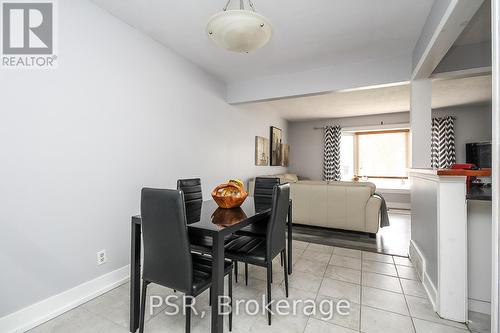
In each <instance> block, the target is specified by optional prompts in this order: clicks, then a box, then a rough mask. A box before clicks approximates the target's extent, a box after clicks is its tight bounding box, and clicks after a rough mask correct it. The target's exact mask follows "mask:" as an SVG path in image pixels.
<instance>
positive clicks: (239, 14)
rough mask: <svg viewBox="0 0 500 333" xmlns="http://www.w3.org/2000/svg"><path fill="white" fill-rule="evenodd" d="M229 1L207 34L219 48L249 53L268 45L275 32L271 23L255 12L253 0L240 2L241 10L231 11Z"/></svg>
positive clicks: (209, 22)
mask: <svg viewBox="0 0 500 333" xmlns="http://www.w3.org/2000/svg"><path fill="white" fill-rule="evenodd" d="M231 2H232V0H228V2H227V4H226V6H225V7H224V9H223V10H222V12H219V13H217V14H215V15H214V16H212V17H211V18H210V20H209V21H208V24H207V34H208V37H209V38H210V39H212V40H213V41H214V43H215V44H217V46H219V47H221V48H224V49H226V50H229V51H233V52H240V53H248V52H251V51H254V50H256V49H259V48H261V47H263V46H264V45H266V44H267V43H268V42H269V40H270V39H271V36H272V33H273V30H272V27H271V24H270V23H269V21H268V20H267V19H266V18H265V17H264V16H262V15H260V14H258V13H256V12H255V7H254V4H253V1H252V0H247V3H248V7H247V8H245V1H244V0H240V7H239V9H230V8H229V7H230V5H231Z"/></svg>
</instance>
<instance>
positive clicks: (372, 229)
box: [365, 195, 382, 234]
mask: <svg viewBox="0 0 500 333" xmlns="http://www.w3.org/2000/svg"><path fill="white" fill-rule="evenodd" d="M381 204H382V199H381V198H379V197H376V196H373V195H372V196H371V197H370V199H368V202H367V203H366V209H365V214H366V215H365V224H366V226H365V229H366V230H365V231H366V232H369V233H374V234H376V233H377V232H378V229H379V226H380V220H379V216H380V205H381Z"/></svg>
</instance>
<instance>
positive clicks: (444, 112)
mask: <svg viewBox="0 0 500 333" xmlns="http://www.w3.org/2000/svg"><path fill="white" fill-rule="evenodd" d="M432 116H433V117H443V116H453V117H455V148H456V154H457V163H465V161H466V159H465V144H466V143H471V142H481V141H491V105H490V104H487V105H465V106H455V107H449V108H442V109H434V110H433V111H432Z"/></svg>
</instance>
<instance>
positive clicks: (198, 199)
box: [177, 178, 203, 223]
mask: <svg viewBox="0 0 500 333" xmlns="http://www.w3.org/2000/svg"><path fill="white" fill-rule="evenodd" d="M177 189H178V190H181V191H182V192H183V193H184V202H185V205H186V220H187V223H193V222H198V221H199V220H200V215H201V206H202V202H203V194H202V191H201V179H200V178H191V179H179V180H177Z"/></svg>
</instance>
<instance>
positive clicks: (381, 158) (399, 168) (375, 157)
mask: <svg viewBox="0 0 500 333" xmlns="http://www.w3.org/2000/svg"><path fill="white" fill-rule="evenodd" d="M408 136H409V130H390V131H371V132H356V133H355V134H354V169H355V174H356V175H358V176H361V177H368V178H400V179H405V178H407V171H406V169H407V168H408V165H409V154H408V150H409V149H408Z"/></svg>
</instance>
